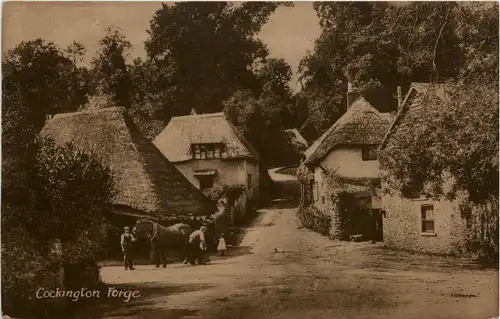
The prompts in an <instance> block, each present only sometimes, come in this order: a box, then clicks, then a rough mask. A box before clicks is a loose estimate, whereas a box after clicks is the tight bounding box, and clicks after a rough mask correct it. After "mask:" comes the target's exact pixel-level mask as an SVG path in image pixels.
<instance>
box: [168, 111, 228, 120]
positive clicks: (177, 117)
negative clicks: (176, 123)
mask: <svg viewBox="0 0 500 319" xmlns="http://www.w3.org/2000/svg"><path fill="white" fill-rule="evenodd" d="M218 116H224V112H215V113H203V114H189V115H179V116H172V120H173V119H179V118H181V119H186V118H203V117H218Z"/></svg>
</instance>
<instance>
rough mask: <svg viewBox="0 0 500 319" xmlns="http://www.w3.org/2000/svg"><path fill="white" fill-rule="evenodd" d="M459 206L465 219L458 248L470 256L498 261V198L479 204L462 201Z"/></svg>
mask: <svg viewBox="0 0 500 319" xmlns="http://www.w3.org/2000/svg"><path fill="white" fill-rule="evenodd" d="M459 208H460V213H461V216H462V217H463V218H464V219H465V221H466V232H465V239H464V241H463V242H462V245H461V246H462V247H460V248H461V249H462V250H463V251H464V252H465V253H466V254H467V255H469V256H471V257H474V258H478V259H482V260H484V261H489V262H494V263H498V252H499V251H498V249H499V248H498V244H499V241H498V230H499V229H498V198H492V199H491V200H490V201H488V202H487V203H485V204H481V205H478V204H472V203H471V202H463V203H462V204H460V205H459Z"/></svg>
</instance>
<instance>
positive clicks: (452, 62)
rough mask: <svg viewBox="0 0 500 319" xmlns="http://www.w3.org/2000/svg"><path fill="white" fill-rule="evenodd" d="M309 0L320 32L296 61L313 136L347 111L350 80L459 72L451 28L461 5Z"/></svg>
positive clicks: (363, 85)
mask: <svg viewBox="0 0 500 319" xmlns="http://www.w3.org/2000/svg"><path fill="white" fill-rule="evenodd" d="M314 6H315V9H316V11H317V13H318V17H319V18H320V25H321V28H322V33H321V35H320V37H319V39H318V40H317V41H316V43H315V49H314V52H313V53H312V54H309V55H307V56H306V57H304V59H303V60H302V61H301V64H300V72H301V80H302V83H303V90H302V92H303V95H304V96H305V97H307V99H308V105H309V116H310V118H308V119H307V120H306V122H305V126H304V130H305V131H310V132H311V133H310V134H313V135H316V137H317V136H318V135H319V134H321V132H323V131H324V130H325V129H326V127H325V126H330V125H331V124H333V123H334V122H335V121H336V120H337V119H338V118H339V117H340V116H341V115H342V114H343V113H344V112H345V108H346V106H345V105H346V101H345V92H346V89H347V82H348V81H351V82H352V83H353V85H354V86H355V87H356V88H358V89H359V90H361V91H363V90H366V89H373V88H380V87H394V88H395V86H398V85H401V86H403V87H406V86H407V85H408V84H409V83H410V82H412V81H414V82H429V81H443V80H449V79H456V78H457V77H458V75H459V73H460V70H461V68H462V66H463V63H464V62H465V60H464V54H463V53H464V52H463V50H461V48H460V43H461V42H460V39H459V37H458V34H457V32H456V30H457V27H458V25H459V23H460V21H462V20H461V17H460V14H461V12H462V9H463V6H462V5H460V4H457V3H454V2H442V3H424V2H416V3H410V4H407V5H405V6H393V5H390V4H388V3H382V2H351V3H347V2H335V3H334V2H331V3H327V2H324V3H316V4H315V5H314ZM394 91H395V90H394ZM325 116H326V120H323V121H320V122H319V123H318V124H315V122H316V121H315V119H317V118H324V119H325Z"/></svg>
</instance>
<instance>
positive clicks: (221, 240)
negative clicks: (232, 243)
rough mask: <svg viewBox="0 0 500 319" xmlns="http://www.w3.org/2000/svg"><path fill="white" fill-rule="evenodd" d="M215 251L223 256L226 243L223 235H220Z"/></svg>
mask: <svg viewBox="0 0 500 319" xmlns="http://www.w3.org/2000/svg"><path fill="white" fill-rule="evenodd" d="M217 251H218V252H220V255H221V256H224V252H225V251H226V241H225V240H224V234H220V237H219V244H218V245H217Z"/></svg>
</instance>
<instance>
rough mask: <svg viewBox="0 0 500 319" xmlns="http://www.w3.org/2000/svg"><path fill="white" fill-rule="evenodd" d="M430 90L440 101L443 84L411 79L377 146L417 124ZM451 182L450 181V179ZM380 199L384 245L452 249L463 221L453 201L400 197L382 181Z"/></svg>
mask: <svg viewBox="0 0 500 319" xmlns="http://www.w3.org/2000/svg"><path fill="white" fill-rule="evenodd" d="M427 94H431V95H434V96H435V97H438V98H440V99H442V100H444V101H446V99H447V98H448V91H447V90H446V88H445V87H444V86H443V85H430V84H426V83H413V84H412V85H411V87H410V89H409V91H408V93H407V95H406V97H405V99H404V102H403V104H402V106H401V108H400V110H399V112H398V115H397V117H396V119H395V121H394V122H393V124H392V125H391V127H390V129H389V131H388V132H387V134H386V136H385V137H384V140H383V142H382V143H381V145H380V150H381V151H383V150H384V148H386V147H388V146H390V145H391V143H393V142H395V141H397V139H401V138H403V139H404V138H405V137H406V136H408V134H411V130H412V126H414V125H418V123H419V122H418V118H419V113H420V112H422V111H423V109H422V105H421V102H422V98H423V97H424V96H425V95H427ZM450 182H451V181H450ZM383 187H384V188H385V189H386V191H384V192H383V195H382V198H381V201H382V207H383V209H384V211H385V212H384V220H383V222H384V242H386V243H387V245H388V246H391V247H394V248H399V249H407V250H413V251H420V252H427V253H438V254H447V253H452V252H453V250H454V249H455V248H456V247H457V245H458V244H459V242H460V241H461V240H462V238H463V231H464V228H463V227H464V223H463V221H462V219H461V217H460V215H459V213H458V207H457V203H456V202H452V201H449V200H446V199H442V200H439V201H434V200H430V199H427V198H425V197H421V198H412V199H408V198H404V197H402V196H400V194H399V192H397V191H396V190H393V189H390V188H389V187H388V185H383Z"/></svg>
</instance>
